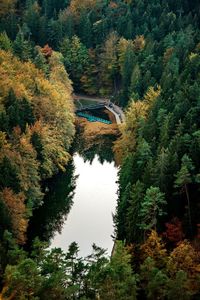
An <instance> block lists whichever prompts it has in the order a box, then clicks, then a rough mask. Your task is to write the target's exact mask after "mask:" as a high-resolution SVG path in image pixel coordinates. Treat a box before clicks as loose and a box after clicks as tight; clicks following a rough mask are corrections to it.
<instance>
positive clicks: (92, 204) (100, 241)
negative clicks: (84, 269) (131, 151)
mask: <svg viewBox="0 0 200 300" xmlns="http://www.w3.org/2000/svg"><path fill="white" fill-rule="evenodd" d="M74 164H75V169H76V170H75V174H77V175H79V176H78V178H77V185H76V190H75V195H74V205H73V207H72V209H71V211H70V214H69V216H68V219H67V221H66V222H65V224H64V226H63V229H62V232H61V233H58V234H56V235H55V237H54V239H53V240H52V245H51V246H52V247H61V248H62V249H63V250H67V248H68V246H69V244H70V243H71V242H73V241H76V242H77V243H78V244H79V246H80V255H81V256H86V255H88V254H90V253H91V249H92V248H91V245H92V244H93V243H96V244H97V245H99V246H101V247H103V248H105V249H108V252H109V253H110V252H111V250H112V246H113V241H112V238H111V235H112V234H113V220H112V213H114V212H115V207H116V200H117V189H118V185H117V168H116V167H115V166H114V162H112V163H109V162H104V163H103V164H101V163H100V162H99V159H98V156H97V155H96V156H95V157H94V159H93V162H92V163H90V162H89V161H84V159H83V158H82V157H81V156H80V155H78V154H76V155H75V156H74Z"/></svg>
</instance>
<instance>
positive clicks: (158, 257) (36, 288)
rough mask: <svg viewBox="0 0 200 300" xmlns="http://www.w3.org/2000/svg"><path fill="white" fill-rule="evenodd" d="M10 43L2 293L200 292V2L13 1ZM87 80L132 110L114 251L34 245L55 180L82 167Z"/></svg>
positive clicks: (6, 27) (5, 70)
mask: <svg viewBox="0 0 200 300" xmlns="http://www.w3.org/2000/svg"><path fill="white" fill-rule="evenodd" d="M0 49H1V50H0V240H1V243H0V277H1V278H0V279H1V287H2V292H1V297H2V299H19V300H24V299H34V300H36V299H42V300H45V299H82V300H86V299H93V300H94V299H102V300H106V299H112V300H129V299H133V300H134V299H152V300H155V299H169V300H173V299H180V300H187V299H199V297H200V201H199V196H200V190H199V183H200V155H199V154H200V121H199V120H200V119H199V115H200V4H199V1H198V0H193V1H191V0H182V1H181V0H176V1H174V0H165V1H164V0H148V1H147V0H137V1H136V0H124V1H122V0H115V1H114V0H113V1H108V0H102V1H100V0H82V1H79V0H71V1H70V0H57V1H56V0H38V1H35V0H27V1H20V0H1V2H0ZM72 86H73V88H72ZM73 89H74V91H75V92H79V93H86V94H89V95H100V96H106V97H110V98H111V99H112V101H113V102H115V103H117V104H118V105H120V106H121V107H123V108H124V109H125V111H126V123H125V124H123V125H122V126H121V127H120V137H119V138H118V139H117V141H116V142H115V143H114V146H113V151H114V153H115V157H116V161H117V163H118V164H119V166H120V171H119V195H118V203H117V210H116V214H115V216H114V223H115V238H116V240H120V242H117V243H116V249H115V251H114V254H113V256H112V257H111V259H110V260H109V259H107V258H106V256H105V253H104V250H102V249H101V248H98V247H97V246H95V245H94V252H93V254H92V255H91V256H90V257H87V258H85V259H81V258H78V246H77V245H76V244H75V243H73V244H72V245H71V246H70V248H69V252H68V253H63V252H62V251H61V250H58V249H55V250H52V251H50V250H47V245H45V244H43V243H42V242H40V241H39V240H38V239H36V240H35V242H34V243H33V247H32V251H30V250H29V251H27V252H26V251H25V250H24V249H25V248H24V245H25V244H26V231H27V226H28V223H29V219H30V218H31V215H32V212H33V210H34V209H35V208H37V207H38V206H40V205H42V202H43V198H44V193H45V191H44V189H43V188H42V182H44V181H45V180H47V179H49V178H51V177H52V176H53V175H54V174H56V173H58V172H59V171H63V172H64V171H65V172H67V169H68V168H69V173H70V172H71V167H70V166H69V167H68V166H67V163H68V162H69V161H70V157H71V156H70V146H71V143H72V140H73V137H74V133H75V129H74V115H73V103H72V96H71V94H72V90H73ZM66 166H67V167H66ZM52 201H53V200H52ZM58 216H59V214H58ZM47 222H48V221H47ZM44 230H45V229H44Z"/></svg>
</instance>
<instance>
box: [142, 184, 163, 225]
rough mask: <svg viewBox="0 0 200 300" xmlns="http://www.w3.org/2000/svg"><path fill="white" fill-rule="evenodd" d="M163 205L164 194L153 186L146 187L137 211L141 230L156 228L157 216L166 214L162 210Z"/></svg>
mask: <svg viewBox="0 0 200 300" xmlns="http://www.w3.org/2000/svg"><path fill="white" fill-rule="evenodd" d="M165 205H166V200H165V198H164V194H163V193H161V192H160V190H159V188H158V187H153V186H151V187H150V188H148V189H147V190H146V194H145V197H144V199H143V201H142V203H141V210H140V211H139V217H140V218H141V224H140V228H141V229H143V230H149V229H156V226H157V222H158V217H161V216H163V215H164V214H166V213H165V211H164V210H163V207H164V206H165Z"/></svg>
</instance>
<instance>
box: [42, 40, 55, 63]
mask: <svg viewBox="0 0 200 300" xmlns="http://www.w3.org/2000/svg"><path fill="white" fill-rule="evenodd" d="M41 52H42V54H43V55H44V56H45V57H46V59H48V58H49V57H51V55H52V53H53V50H52V48H51V47H49V45H48V44H47V45H45V46H44V48H41Z"/></svg>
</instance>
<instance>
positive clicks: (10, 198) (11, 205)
mask: <svg viewBox="0 0 200 300" xmlns="http://www.w3.org/2000/svg"><path fill="white" fill-rule="evenodd" d="M0 197H1V198H2V200H3V202H4V203H5V205H6V207H7V208H8V211H9V215H10V218H11V223H12V229H13V233H14V235H15V237H16V240H17V242H18V243H19V244H22V245H23V244H24V243H25V241H26V230H27V226H28V220H27V218H26V206H25V204H24V202H25V196H24V194H23V193H19V194H14V192H13V191H12V190H11V189H9V188H5V189H4V190H3V191H2V192H1V193H0Z"/></svg>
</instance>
